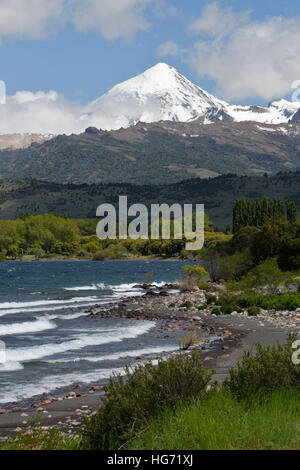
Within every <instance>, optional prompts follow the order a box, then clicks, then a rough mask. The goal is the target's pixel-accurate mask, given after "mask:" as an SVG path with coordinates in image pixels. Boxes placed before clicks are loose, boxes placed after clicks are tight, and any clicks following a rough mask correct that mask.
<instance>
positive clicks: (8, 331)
mask: <svg viewBox="0 0 300 470" xmlns="http://www.w3.org/2000/svg"><path fill="white" fill-rule="evenodd" d="M53 328H56V324H55V323H53V322H51V321H50V320H49V319H43V318H40V319H37V320H36V321H31V322H23V323H13V324H11V325H0V336H6V335H19V334H25V333H33V332H38V331H45V330H52V329H53Z"/></svg>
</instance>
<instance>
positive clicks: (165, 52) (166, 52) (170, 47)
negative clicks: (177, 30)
mask: <svg viewBox="0 0 300 470" xmlns="http://www.w3.org/2000/svg"><path fill="white" fill-rule="evenodd" d="M182 52H184V49H183V48H182V47H181V46H180V45H179V44H177V43H176V42H173V41H167V42H164V43H163V44H161V45H160V46H159V47H158V50H157V55H158V57H166V56H173V57H177V56H179V55H180V54H181V53H182Z"/></svg>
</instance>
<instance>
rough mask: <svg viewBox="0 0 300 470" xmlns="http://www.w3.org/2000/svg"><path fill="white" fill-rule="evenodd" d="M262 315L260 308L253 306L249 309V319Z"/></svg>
mask: <svg viewBox="0 0 300 470" xmlns="http://www.w3.org/2000/svg"><path fill="white" fill-rule="evenodd" d="M260 314H261V310H260V308H259V307H255V306H252V307H249V308H248V315H249V317H257V315H260Z"/></svg>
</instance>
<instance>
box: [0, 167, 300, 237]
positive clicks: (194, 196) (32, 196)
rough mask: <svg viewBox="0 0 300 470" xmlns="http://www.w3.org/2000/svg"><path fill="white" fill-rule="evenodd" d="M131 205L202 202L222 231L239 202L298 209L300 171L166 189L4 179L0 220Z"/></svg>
mask: <svg viewBox="0 0 300 470" xmlns="http://www.w3.org/2000/svg"><path fill="white" fill-rule="evenodd" d="M120 195H127V196H128V203H129V204H134V203H141V204H145V205H146V206H147V207H148V208H149V207H150V205H151V204H157V203H158V204H162V203H166V204H170V205H171V204H173V203H179V204H185V203H186V204H204V205H205V213H206V214H208V216H209V217H210V219H211V220H212V221H213V223H214V226H215V227H216V228H218V229H219V230H223V231H224V230H226V228H229V229H230V230H231V228H232V210H233V207H234V204H235V201H236V200H237V199H241V198H244V199H247V200H249V201H255V200H256V199H257V198H258V199H262V198H263V197H264V196H266V197H268V198H272V199H274V198H277V199H278V198H279V199H281V200H284V201H287V200H288V199H290V200H291V201H294V202H295V204H296V207H297V209H298V211H299V210H300V172H295V173H279V174H277V175H274V176H267V175H264V176H251V177H248V176H244V177H242V176H237V175H234V174H229V175H224V176H219V177H217V178H209V179H200V178H196V179H190V180H185V181H182V182H180V183H175V184H167V185H145V186H135V185H131V184H121V183H120V184H100V185H88V184H82V185H74V184H67V185H62V184H57V183H47V182H41V181H37V180H32V179H25V180H18V181H13V180H0V219H18V218H20V217H24V216H25V215H26V214H27V213H31V214H49V213H50V214H56V215H59V216H62V217H65V216H69V217H72V218H74V219H85V218H95V215H96V209H97V207H98V205H100V204H102V203H110V204H114V205H115V206H116V207H117V206H118V202H119V196H120Z"/></svg>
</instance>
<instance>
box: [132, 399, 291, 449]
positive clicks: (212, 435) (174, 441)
mask: <svg viewBox="0 0 300 470" xmlns="http://www.w3.org/2000/svg"><path fill="white" fill-rule="evenodd" d="M299 415H300V394H299V391H297V390H282V391H281V390H278V391H276V392H274V393H273V394H272V395H270V396H269V397H267V398H265V399H264V400H263V401H259V400H258V398H254V399H253V400H252V401H251V402H250V403H247V402H239V401H237V400H236V399H235V397H234V396H232V395H231V394H230V393H226V392H224V391H221V392H218V391H216V390H213V391H212V392H210V393H209V394H207V397H206V398H205V399H203V398H202V399H198V400H195V401H193V402H192V403H191V404H180V405H178V406H177V408H176V409H175V411H172V410H166V411H165V413H164V414H163V415H162V416H160V417H159V418H158V419H156V420H154V421H153V422H152V423H151V424H150V426H149V427H148V428H147V429H146V430H145V431H144V432H143V433H141V434H140V435H139V436H138V437H137V438H136V439H133V440H132V441H130V442H129V444H128V446H127V448H128V449H131V450H140V449H145V450H154V449H155V450H163V449H169V450H182V449H184V450H195V449H197V450H246V449H248V450H254V449H255V450H256V449H268V450H271V449H274V450H279V449H298V450H299V449H300V428H299Z"/></svg>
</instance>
